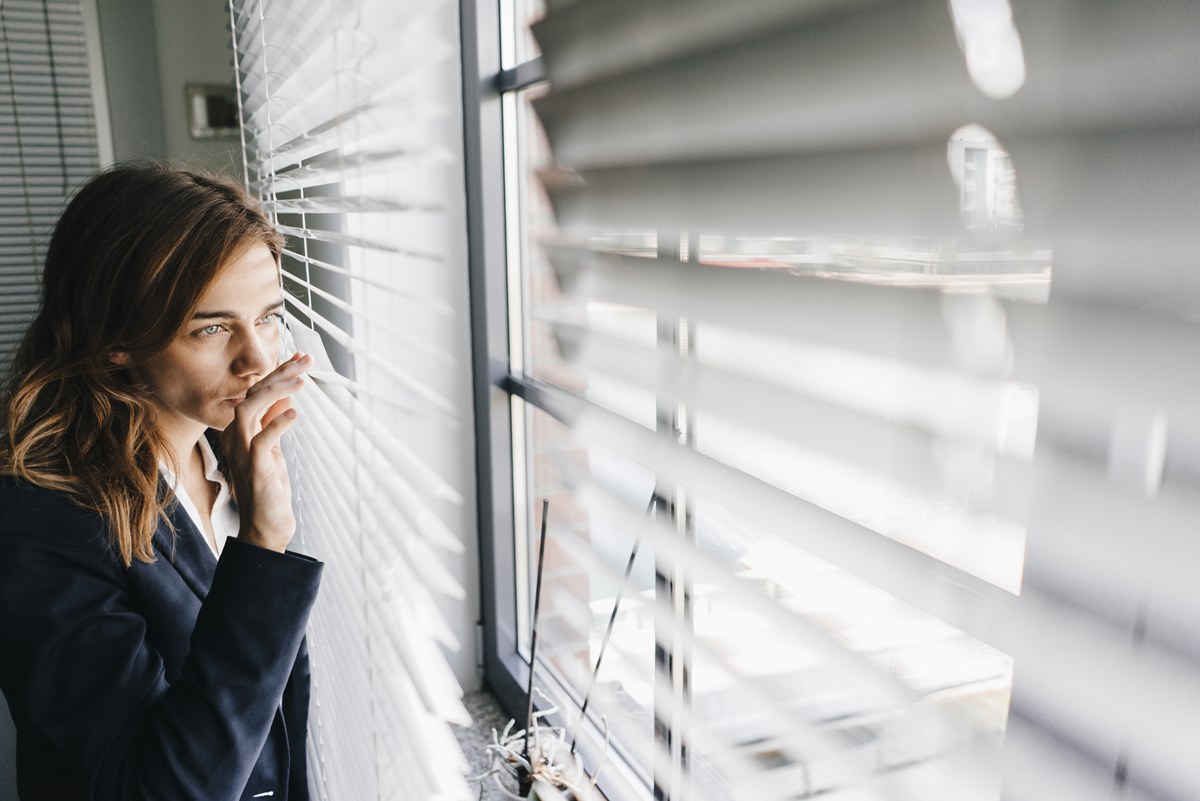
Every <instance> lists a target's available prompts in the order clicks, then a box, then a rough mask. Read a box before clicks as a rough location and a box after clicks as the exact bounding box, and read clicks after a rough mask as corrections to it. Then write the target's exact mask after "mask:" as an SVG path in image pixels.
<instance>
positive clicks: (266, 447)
mask: <svg viewBox="0 0 1200 801" xmlns="http://www.w3.org/2000/svg"><path fill="white" fill-rule="evenodd" d="M312 363H313V360H312V357H311V356H309V355H307V354H302V353H297V354H295V355H294V356H292V358H290V359H288V360H287V361H286V362H284V363H283V364H281V365H279V367H277V368H275V370H274V371H272V372H271V374H270V375H268V376H267V377H266V378H264V379H263V380H262V381H259V382H258V383H257V384H255V385H254V386H253V387H251V388H250V391H249V392H247V393H246V399H245V400H243V401H242V402H241V403H239V404H238V405H237V407H236V408H235V409H234V416H233V422H232V423H230V424H229V425H228V426H226V428H225V431H224V432H223V433H222V435H221V444H222V445H223V446H224V450H225V458H226V460H227V461H228V463H229V472H230V476H229V477H230V480H231V481H232V482H233V491H234V495H235V497H236V498H237V504H238V510H239V512H240V514H241V521H242V524H241V528H240V529H239V531H238V539H240V540H244V541H245V542H248V543H250V544H251V545H257V546H259V547H261V548H270V549H271V550H273V551H279V552H280V553H282V552H283V551H284V550H285V549H286V548H287V546H288V543H289V542H291V541H292V535H293V534H295V532H296V518H295V516H294V515H293V513H292V490H291V484H290V482H289V480H288V471H287V465H286V464H285V463H284V461H283V451H281V450H280V448H279V440H280V438H281V437H282V436H283V432H284V431H287V430H288V429H289V428H291V427H292V425H293V424H294V423H295V422H296V410H295V409H293V408H292V401H291V396H292V395H293V394H295V393H296V392H298V391H299V390H300V387H302V386H303V385H304V373H305V372H306V371H307V370H308V369H309V368H310V367H312Z"/></svg>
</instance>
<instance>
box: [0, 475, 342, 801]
mask: <svg viewBox="0 0 1200 801" xmlns="http://www.w3.org/2000/svg"><path fill="white" fill-rule="evenodd" d="M170 518H171V522H172V523H173V524H174V527H175V530H176V531H177V534H175V535H173V534H172V532H171V529H170V527H169V526H168V525H167V524H166V523H160V524H159V527H158V530H157V532H156V533H155V550H156V553H157V554H158V560H157V561H156V562H154V563H153V564H143V563H141V562H138V561H136V560H135V561H134V563H133V566H132V567H130V568H126V567H124V566H123V565H122V564H121V563H120V561H119V560H118V559H117V558H116V557H115V556H114V555H113V553H112V551H111V549H110V547H109V545H108V536H109V535H108V532H107V529H106V527H105V525H104V523H103V521H102V519H101V518H100V517H99V516H98V515H96V514H93V513H91V512H86V511H83V510H81V509H79V508H78V507H76V506H74V505H72V504H71V503H69V502H68V501H67V500H65V499H64V497H63V496H61V495H60V494H58V493H55V492H50V491H47V490H43V489H40V488H37V487H32V486H30V485H28V484H26V483H24V482H21V481H18V480H16V479H13V478H10V477H0V689H3V691H4V694H5V696H6V697H7V698H8V704H9V709H10V711H11V712H12V717H13V721H14V722H15V723H16V728H17V788H18V793H19V794H20V797H21V799H22V801H51V800H53V801H59V799H63V800H64V801H65V799H71V800H72V801H76V800H77V799H92V800H93V801H126V800H127V799H129V800H132V799H156V800H159V799H161V801H190V800H191V799H195V800H196V801H233V800H234V799H262V798H267V799H270V801H285V800H286V801H307V799H308V790H307V785H306V777H305V773H306V765H305V729H306V725H307V718H308V699H309V667H308V655H307V651H306V649H305V648H304V642H303V638H304V628H305V625H306V624H307V621H308V615H309V612H310V611H311V609H312V605H313V602H314V601H315V600H316V595H317V586H318V584H319V582H320V576H321V569H322V564H321V563H320V562H317V561H316V560H313V559H310V558H308V557H306V556H301V555H299V554H293V553H286V554H281V553H276V552H274V551H269V550H265V549H262V548H257V547H255V546H253V545H248V544H246V543H244V542H241V541H240V540H236V539H232V538H231V539H230V540H228V541H227V542H226V544H225V546H224V548H223V549H222V552H221V558H220V560H219V561H218V560H216V559H214V558H213V555H212V551H211V550H209V548H208V546H207V544H206V543H205V542H204V541H203V539H202V536H201V534H200V533H199V532H198V531H197V530H196V528H195V526H194V525H193V524H192V522H191V520H190V518H189V517H188V515H187V513H186V512H184V511H183V510H182V508H179V507H178V506H175V507H173V508H172V509H171V514H170Z"/></svg>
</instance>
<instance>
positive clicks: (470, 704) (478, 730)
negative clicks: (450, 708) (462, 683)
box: [453, 691, 516, 801]
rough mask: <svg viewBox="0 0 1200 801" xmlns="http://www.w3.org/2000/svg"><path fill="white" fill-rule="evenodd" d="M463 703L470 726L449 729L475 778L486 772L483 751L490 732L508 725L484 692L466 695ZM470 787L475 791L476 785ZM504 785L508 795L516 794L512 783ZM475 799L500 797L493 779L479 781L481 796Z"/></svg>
mask: <svg viewBox="0 0 1200 801" xmlns="http://www.w3.org/2000/svg"><path fill="white" fill-rule="evenodd" d="M463 703H464V704H466V707H467V711H468V712H470V713H471V720H472V721H474V723H473V725H471V726H465V727H461V728H460V727H458V726H454V727H453V728H454V733H455V735H456V736H457V737H458V743H459V745H461V746H462V750H463V753H464V754H465V755H466V757H467V762H468V763H469V764H470V765H471V775H473V776H477V775H479V774H480V773H483V772H484V771H485V770H487V765H488V756H487V752H486V751H485V750H484V749H485V748H486V747H487V746H488V745H490V744H491V742H492V729H493V728H495V729H496V731H502V730H503V729H504V724H506V723H508V720H509V716H508V715H506V714H505V713H504V711H503V710H502V709H500V705H499V704H497V703H496V700H495V699H494V698H492V696H491V694H490V693H488V692H487V691H480V692H475V693H467V694H466V695H465V696H463ZM472 786H473V787H475V788H476V789H477V790H478V789H479V788H480V782H473V783H472ZM506 786H507V787H508V789H509V790H510V791H511V792H516V785H515V784H514V783H511V782H510V783H509V784H507V785H506ZM479 798H481V799H483V801H496V800H497V799H502V798H504V796H503V795H502V794H501V793H500V791H499V790H497V789H496V785H495V784H494V779H491V778H488V779H487V780H486V781H484V782H482V793H481V795H480V796H479Z"/></svg>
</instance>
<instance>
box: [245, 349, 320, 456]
mask: <svg viewBox="0 0 1200 801" xmlns="http://www.w3.org/2000/svg"><path fill="white" fill-rule="evenodd" d="M312 362H313V360H312V357H311V356H309V355H307V354H302V355H299V356H294V357H292V358H291V359H289V360H288V361H286V362H284V363H283V364H281V365H280V366H279V367H277V368H275V370H274V371H273V372H271V373H270V374H269V375H268V376H267V377H266V378H264V379H263V380H262V381H259V382H258V383H257V384H255V385H254V386H253V387H251V388H250V390H249V392H247V393H246V399H245V400H243V401H242V402H241V403H239V404H238V405H237V409H236V410H235V412H234V416H235V422H236V424H237V426H238V429H239V430H240V431H241V433H242V435H243V437H244V440H245V442H246V443H247V444H248V443H249V441H250V439H251V438H252V437H254V435H255V434H257V433H258V431H259V427H260V426H265V425H266V424H267V423H269V422H270V419H268V418H267V414H268V412H269V411H270V410H271V409H272V407H273V406H274V405H275V404H276V403H278V402H279V400H280V399H282V398H286V397H287V396H289V395H293V394H295V393H296V392H298V391H299V390H300V388H301V387H302V386H304V373H305V372H306V371H307V370H308V369H309V368H310V367H311V366H312ZM284 408H286V407H284ZM279 411H283V409H280V410H279ZM278 413H279V412H278V411H277V412H276V413H275V414H278ZM273 417H274V415H272V419H273Z"/></svg>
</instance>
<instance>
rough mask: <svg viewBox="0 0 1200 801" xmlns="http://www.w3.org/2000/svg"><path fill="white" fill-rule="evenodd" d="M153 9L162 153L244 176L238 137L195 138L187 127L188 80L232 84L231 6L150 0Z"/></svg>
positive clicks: (205, 0)
mask: <svg viewBox="0 0 1200 801" xmlns="http://www.w3.org/2000/svg"><path fill="white" fill-rule="evenodd" d="M149 2H150V3H151V5H153V7H154V28H155V43H156V48H157V52H158V75H159V93H160V105H161V108H162V114H163V132H164V144H165V147H164V150H163V155H165V156H166V157H167V158H169V159H170V160H172V161H175V162H179V163H181V164H186V165H191V166H196V167H203V168H206V169H209V170H214V171H218V172H224V173H225V174H227V175H230V176H233V177H237V178H240V177H241V175H242V146H241V141H240V140H239V139H236V138H233V139H193V138H192V137H191V135H190V134H189V131H188V117H187V100H186V95H185V90H184V87H185V86H187V85H188V84H232V83H233V49H232V47H231V45H230V33H229V7H228V6H227V5H226V4H225V3H222V2H221V0H149Z"/></svg>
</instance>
